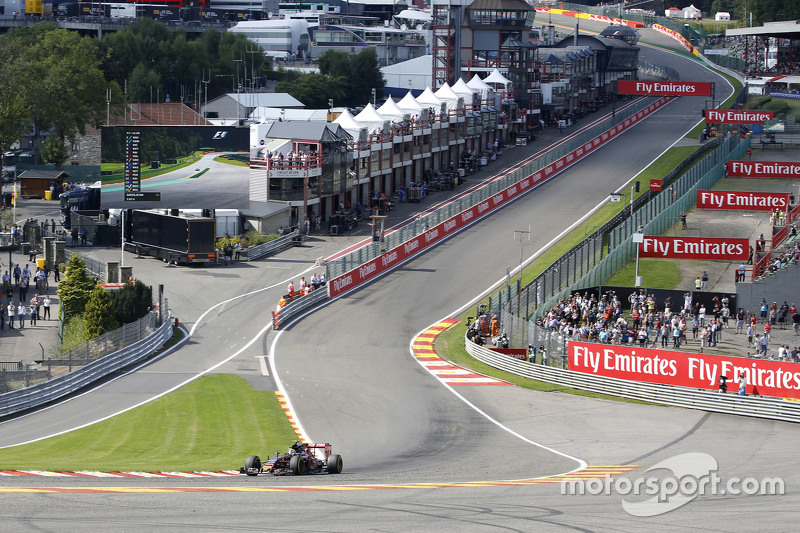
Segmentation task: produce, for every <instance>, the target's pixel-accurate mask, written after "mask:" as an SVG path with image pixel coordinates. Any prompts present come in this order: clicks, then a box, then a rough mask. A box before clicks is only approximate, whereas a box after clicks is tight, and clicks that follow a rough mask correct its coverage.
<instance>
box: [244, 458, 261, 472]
mask: <svg viewBox="0 0 800 533" xmlns="http://www.w3.org/2000/svg"><path fill="white" fill-rule="evenodd" d="M244 468H245V473H246V474H247V475H248V476H257V475H258V471H260V470H261V458H260V457H259V456H257V455H248V456H247V460H246V461H245V462H244ZM251 468H255V469H256V472H250V469H251Z"/></svg>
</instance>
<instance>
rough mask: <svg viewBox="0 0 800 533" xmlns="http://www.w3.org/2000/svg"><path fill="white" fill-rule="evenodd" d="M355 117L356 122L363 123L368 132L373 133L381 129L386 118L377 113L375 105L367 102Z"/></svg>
mask: <svg viewBox="0 0 800 533" xmlns="http://www.w3.org/2000/svg"><path fill="white" fill-rule="evenodd" d="M353 118H355V119H356V120H357V121H358V122H360V123H361V124H363V125H364V126H366V127H367V128H368V129H369V132H370V133H375V132H376V131H383V126H384V124H385V123H386V119H384V118H383V117H382V116H380V115H379V114H378V112H377V111H376V110H375V106H373V105H372V104H367V106H366V107H365V108H364V109H363V110H362V111H361V113H359V114H358V115H356V116H355V117H353Z"/></svg>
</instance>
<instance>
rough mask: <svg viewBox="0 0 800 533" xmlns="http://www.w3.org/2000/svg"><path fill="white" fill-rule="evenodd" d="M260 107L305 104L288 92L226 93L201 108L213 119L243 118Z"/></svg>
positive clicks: (284, 106) (298, 105) (287, 106)
mask: <svg viewBox="0 0 800 533" xmlns="http://www.w3.org/2000/svg"><path fill="white" fill-rule="evenodd" d="M259 107H277V108H302V107H305V106H304V105H303V103H302V102H299V101H298V100H297V99H295V98H294V97H292V96H291V95H290V94H288V93H239V94H237V93H226V94H223V95H222V96H219V97H217V98H214V99H213V100H211V101H210V102H208V103H207V104H205V105H203V106H202V108H201V110H202V113H203V115H204V116H206V117H209V116H210V117H212V119H234V118H236V119H243V118H247V117H248V115H249V114H250V113H251V112H252V111H253V110H254V109H256V108H259ZM212 113H213V114H212ZM214 114H215V115H216V117H214Z"/></svg>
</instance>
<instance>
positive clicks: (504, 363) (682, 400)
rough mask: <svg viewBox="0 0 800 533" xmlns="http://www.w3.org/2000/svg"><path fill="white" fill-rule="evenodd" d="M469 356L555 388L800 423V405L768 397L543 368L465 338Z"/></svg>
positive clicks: (550, 367)
mask: <svg viewBox="0 0 800 533" xmlns="http://www.w3.org/2000/svg"><path fill="white" fill-rule="evenodd" d="M464 343H465V348H466V350H467V353H469V354H470V355H471V356H472V357H474V358H475V359H477V360H478V361H480V362H482V363H484V364H487V365H489V366H492V367H494V368H497V369H499V370H503V371H505V372H509V373H511V374H515V375H517V376H522V377H526V378H529V379H536V380H539V381H544V382H547V383H553V384H555V385H561V386H564V387H570V388H573V389H579V390H585V391H589V392H595V393H598V394H608V395H609V396H618V397H621V398H630V399H632V400H640V401H644V402H652V403H657V404H662V405H670V406H674V407H686V408H689V409H699V410H702V411H711V412H714V413H724V414H729V415H743V416H750V417H754V418H766V419H769V420H781V421H784V422H795V423H796V422H800V403H799V402H792V401H786V400H782V399H780V398H769V397H763V396H738V395H736V394H720V393H719V392H714V391H708V390H701V389H691V388H688V387H678V386H674V385H658V384H652V383H640V382H637V381H627V380H623V379H616V378H608V377H603V376H594V375H591V374H584V373H582V372H573V371H571V370H564V369H561V368H556V367H552V366H543V365H537V364H533V363H529V362H527V361H521V360H519V359H514V358H513V357H509V356H507V355H503V354H500V353H497V352H494V351H492V350H489V349H487V348H484V347H483V346H478V345H477V344H475V343H473V342H472V341H469V340H466V338H465V339H464Z"/></svg>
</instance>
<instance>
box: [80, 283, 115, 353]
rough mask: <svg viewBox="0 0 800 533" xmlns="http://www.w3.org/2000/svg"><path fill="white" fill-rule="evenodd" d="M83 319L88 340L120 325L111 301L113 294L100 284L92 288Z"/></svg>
mask: <svg viewBox="0 0 800 533" xmlns="http://www.w3.org/2000/svg"><path fill="white" fill-rule="evenodd" d="M83 319H84V322H85V328H86V329H85V330H84V336H85V338H86V340H87V341H88V340H89V339H94V338H95V337H99V336H100V335H102V334H103V333H105V332H106V331H113V330H115V329H117V328H118V327H119V324H118V323H117V320H116V319H115V318H114V305H113V302H112V301H111V295H109V294H108V291H106V290H105V289H104V288H103V287H101V286H100V285H95V287H94V289H93V290H92V292H91V295H90V297H89V301H88V302H87V303H86V311H85V312H84V313H83Z"/></svg>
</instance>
